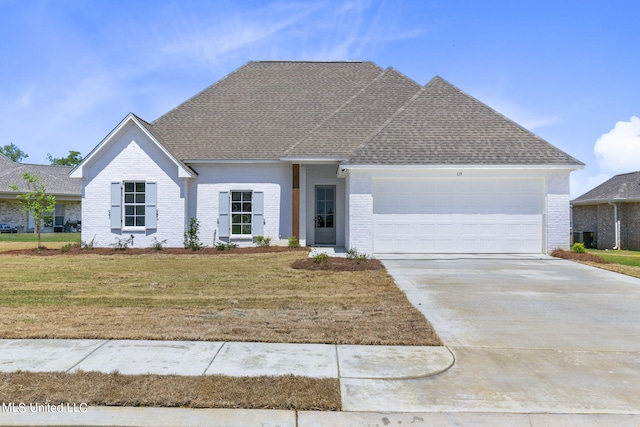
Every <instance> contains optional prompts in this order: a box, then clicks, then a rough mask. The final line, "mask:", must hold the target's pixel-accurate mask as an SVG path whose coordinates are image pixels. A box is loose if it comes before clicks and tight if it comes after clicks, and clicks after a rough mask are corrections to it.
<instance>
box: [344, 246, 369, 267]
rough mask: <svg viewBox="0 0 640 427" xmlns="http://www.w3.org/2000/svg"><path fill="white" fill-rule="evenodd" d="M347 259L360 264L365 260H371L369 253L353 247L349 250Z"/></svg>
mask: <svg viewBox="0 0 640 427" xmlns="http://www.w3.org/2000/svg"><path fill="white" fill-rule="evenodd" d="M347 259H351V260H353V261H355V262H356V263H358V264H360V263H363V262H367V261H368V260H369V255H367V254H365V253H364V252H363V253H360V252H358V249H356V248H351V249H349V250H348V251H347Z"/></svg>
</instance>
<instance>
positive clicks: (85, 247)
mask: <svg viewBox="0 0 640 427" xmlns="http://www.w3.org/2000/svg"><path fill="white" fill-rule="evenodd" d="M95 245H96V236H93V239H91V241H90V242H85V241H84V240H83V241H81V242H80V247H81V248H82V249H83V250H85V251H88V250H91V249H93V248H95Z"/></svg>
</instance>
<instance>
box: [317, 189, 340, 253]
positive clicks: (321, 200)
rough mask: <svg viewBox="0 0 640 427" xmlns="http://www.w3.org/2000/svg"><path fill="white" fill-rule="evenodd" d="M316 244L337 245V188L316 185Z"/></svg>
mask: <svg viewBox="0 0 640 427" xmlns="http://www.w3.org/2000/svg"><path fill="white" fill-rule="evenodd" d="M315 214H316V215H315V223H316V224H315V244H316V245H335V244H336V186H335V185H316V212H315Z"/></svg>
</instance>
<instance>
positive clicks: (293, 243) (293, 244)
mask: <svg viewBox="0 0 640 427" xmlns="http://www.w3.org/2000/svg"><path fill="white" fill-rule="evenodd" d="M288 240H289V247H290V248H299V247H300V242H298V238H297V237H296V236H291V237H289V239H288Z"/></svg>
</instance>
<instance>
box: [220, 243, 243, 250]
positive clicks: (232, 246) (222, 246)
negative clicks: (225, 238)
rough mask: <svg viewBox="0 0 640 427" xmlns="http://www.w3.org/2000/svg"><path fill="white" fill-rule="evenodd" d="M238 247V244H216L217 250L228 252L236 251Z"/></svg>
mask: <svg viewBox="0 0 640 427" xmlns="http://www.w3.org/2000/svg"><path fill="white" fill-rule="evenodd" d="M237 247H238V244H237V243H231V242H229V243H225V242H218V243H216V249H217V250H219V251H228V250H230V249H236V248H237Z"/></svg>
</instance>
